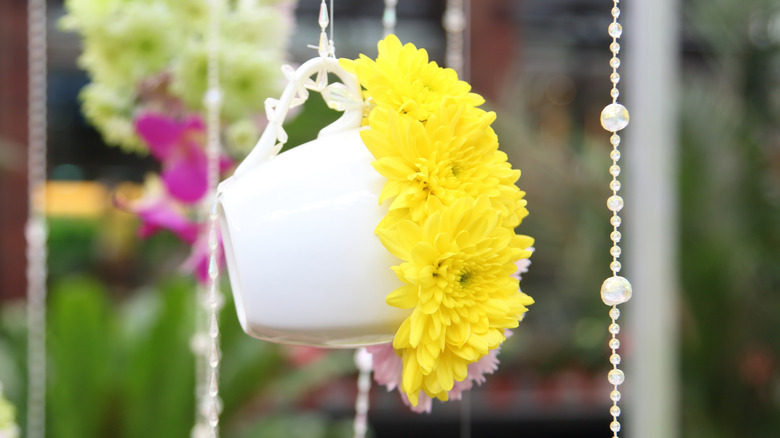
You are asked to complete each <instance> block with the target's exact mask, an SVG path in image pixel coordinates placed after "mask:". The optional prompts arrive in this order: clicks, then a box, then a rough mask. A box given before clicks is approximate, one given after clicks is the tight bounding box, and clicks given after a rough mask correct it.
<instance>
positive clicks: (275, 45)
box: [60, 0, 295, 151]
mask: <svg viewBox="0 0 780 438" xmlns="http://www.w3.org/2000/svg"><path fill="white" fill-rule="evenodd" d="M209 3H210V2H209V0H66V2H65V7H66V10H67V15H65V16H64V17H63V18H62V20H61V21H60V26H61V27H62V28H64V29H66V30H71V31H75V32H78V33H80V34H81V36H82V38H83V53H82V55H81V57H80V58H79V65H80V66H81V67H82V68H84V69H85V70H87V72H88V73H89V75H90V78H91V83H90V84H89V85H87V86H86V87H85V88H84V89H83V90H82V93H81V99H82V101H83V109H84V113H85V115H86V117H87V118H88V119H89V121H90V122H91V123H93V124H94V125H95V126H96V127H97V128H98V130H99V131H100V132H101V133H102V134H103V136H104V139H105V140H106V142H108V143H109V144H112V145H117V146H120V147H122V148H123V149H125V150H135V151H143V150H145V146H144V145H143V143H142V141H141V140H140V139H139V137H138V136H137V134H136V133H135V131H134V129H133V120H134V117H135V115H136V113H138V112H139V110H144V109H151V110H156V111H162V112H164V113H167V114H169V115H180V114H186V113H191V112H202V110H203V95H204V93H205V92H206V86H207V84H206V78H207V47H206V46H207V44H206V39H207V38H206V36H207V33H208V27H209V26H208V20H209V8H210V5H209ZM220 5H221V8H220V28H221V29H222V32H221V34H220V41H219V44H220V48H219V50H220V58H219V61H220V70H221V72H222V73H221V76H222V77H221V87H222V89H223V96H224V101H223V106H222V108H223V110H222V117H223V121H224V122H226V124H227V126H228V129H230V126H231V125H232V124H235V123H238V126H239V127H237V128H234V129H233V130H232V131H233V132H235V131H238V132H241V134H242V135H235V134H234V135H231V136H228V137H229V138H228V139H227V140H228V141H231V139H234V140H235V141H238V140H241V139H245V138H247V137H251V138H252V139H253V140H252V141H251V142H249V144H230V145H229V146H231V147H232V149H233V150H235V149H236V148H239V149H240V148H245V147H247V146H249V147H251V146H252V145H253V144H254V140H256V138H257V136H259V131H260V129H259V127H257V128H256V132H252V133H251V134H252V135H248V136H247V135H246V130H247V126H250V127H251V126H253V125H257V123H251V122H256V120H257V117H258V116H261V115H262V114H263V102H264V100H265V98H266V96H269V95H274V94H278V92H279V90H280V89H281V87H282V86H283V85H284V77H283V76H282V74H281V72H280V71H279V66H280V65H281V64H282V63H283V62H284V57H285V54H286V50H287V47H286V45H287V41H288V39H289V38H288V36H289V34H290V32H291V30H292V23H293V9H294V7H295V1H294V0H224V1H222V2H220Z"/></svg>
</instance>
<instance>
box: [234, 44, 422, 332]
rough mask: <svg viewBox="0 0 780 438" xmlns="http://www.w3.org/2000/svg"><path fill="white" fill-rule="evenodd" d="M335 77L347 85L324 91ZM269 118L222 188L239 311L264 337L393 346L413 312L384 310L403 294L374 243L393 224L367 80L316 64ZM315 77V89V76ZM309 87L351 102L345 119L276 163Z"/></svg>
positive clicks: (299, 75)
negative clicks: (364, 124)
mask: <svg viewBox="0 0 780 438" xmlns="http://www.w3.org/2000/svg"><path fill="white" fill-rule="evenodd" d="M327 73H333V74H335V75H337V76H338V77H339V78H340V79H341V80H342V81H343V83H336V84H332V85H330V86H328V87H325V86H324V85H325V84H324V83H323V80H324V79H326V78H327ZM288 75H289V76H290V84H289V85H288V86H287V89H286V90H285V92H284V93H283V95H282V97H281V99H280V100H279V101H278V102H276V101H272V102H271V104H272V105H273V107H272V108H270V109H271V110H272V111H270V113H271V114H273V115H274V120H273V121H272V122H271V123H269V124H268V126H267V127H266V130H265V132H264V133H263V135H262V137H261V139H260V141H259V142H258V144H257V146H256V147H255V149H254V150H253V151H252V152H251V153H250V155H249V156H248V157H247V158H246V160H245V161H244V162H243V163H241V165H240V166H239V167H238V168H237V170H236V172H235V174H234V175H233V176H232V177H231V178H229V179H227V180H226V181H224V182H223V183H222V184H221V185H220V188H219V207H218V208H219V216H220V225H221V231H222V236H223V240H224V245H225V253H226V261H227V267H228V272H229V275H230V281H231V286H232V288H233V293H234V296H235V302H236V310H237V312H238V317H239V320H240V322H241V325H242V327H243V328H244V330H245V331H246V332H247V333H248V334H250V335H252V336H255V337H257V338H260V339H266V340H270V341H276V342H285V343H292V344H305V345H315V346H323V347H357V346H364V345H372V344H377V343H383V342H388V341H390V340H392V338H393V334H394V333H395V330H396V329H397V327H398V326H399V325H400V324H401V322H402V321H403V319H404V318H405V317H406V314H407V313H408V312H406V311H404V310H401V309H396V308H393V307H390V306H388V305H387V304H385V296H386V295H387V293H388V291H391V290H393V289H395V288H396V287H399V286H401V283H400V281H399V280H398V279H397V278H396V276H395V274H393V272H392V271H391V270H390V269H389V268H390V266H392V265H394V264H395V263H396V260H395V258H394V257H393V256H392V255H391V254H390V253H388V252H387V250H385V248H384V247H383V246H382V244H381V242H380V241H379V238H378V237H377V236H376V235H375V234H374V229H375V228H376V225H377V224H378V223H379V222H380V221H381V220H382V218H383V217H384V216H385V215H386V213H387V207H382V206H379V205H378V204H377V199H378V198H379V194H380V192H381V190H382V186H383V184H384V178H382V176H381V175H379V174H378V173H377V172H376V171H375V170H374V169H373V168H372V167H371V162H372V161H373V158H372V157H371V154H370V153H369V151H368V149H366V147H365V145H364V144H363V142H362V140H361V139H360V133H359V129H360V124H361V120H362V118H363V105H362V102H361V101H360V100H359V96H360V88H359V85H358V82H357V79H356V78H355V76H354V75H352V74H351V73H347V72H345V71H344V70H343V69H342V68H341V67H339V65H338V61H337V60H336V59H333V58H328V57H318V58H314V59H312V60H310V61H308V62H307V63H305V64H303V65H302V66H301V67H300V68H298V70H297V71H295V72H294V73H293V72H290V71H288ZM313 75H317V76H318V79H317V80H316V81H314V80H312V79H311V77H312V76H313ZM304 85H308V87H309V88H310V89H320V90H322V91H323V93H324V94H325V95H326V96H328V97H330V98H331V99H333V96H332V95H333V94H336V95H340V96H343V97H344V98H346V97H348V96H353V99H352V101H351V102H350V101H349V100H348V99H343V101H344V105H346V106H345V111H344V115H343V116H341V118H339V119H338V120H337V121H336V122H334V123H333V124H331V125H330V126H328V127H326V128H324V129H323V130H322V131H320V134H319V136H318V138H317V139H316V140H314V141H311V142H309V143H306V144H303V145H300V146H298V147H295V148H294V149H292V150H289V151H286V152H284V153H282V154H278V150H279V149H280V148H281V146H282V144H283V143H284V141H286V134H285V133H284V131H283V129H282V128H281V123H282V122H283V120H284V117H285V116H286V114H287V111H288V110H289V108H290V107H291V106H292V105H293V104H300V103H302V102H303V100H305V99H306V97H307V96H308V92H307V91H306V89H305V88H303V87H304Z"/></svg>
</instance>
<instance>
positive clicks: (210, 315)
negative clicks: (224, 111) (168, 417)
mask: <svg viewBox="0 0 780 438" xmlns="http://www.w3.org/2000/svg"><path fill="white" fill-rule="evenodd" d="M222 7H223V0H210V4H209V28H208V43H207V46H208V47H207V50H208V71H207V83H208V90H207V91H206V95H205V96H204V98H203V103H204V106H205V108H206V138H207V143H206V155H207V157H208V161H207V162H208V164H207V166H208V168H207V175H208V187H209V191H208V192H209V193H210V194H211V195H210V196H209V197H207V199H206V200H205V201H204V203H203V214H202V216H205V217H206V227H205V232H206V233H207V236H206V238H207V244H208V251H209V258H208V284H207V285H206V287H205V289H204V288H203V287H201V288H199V291H198V294H197V296H198V303H199V306H197V307H198V311H197V315H196V317H197V321H198V322H197V324H198V327H197V328H196V334H195V337H194V341H195V342H194V343H195V344H196V346H197V348H196V361H197V362H196V379H197V381H196V399H197V400H196V401H197V403H196V409H197V411H196V423H195V427H194V429H193V432H192V436H193V437H194V438H217V437H219V416H220V413H221V411H222V401H221V399H220V397H219V367H220V359H221V352H220V331H219V310H220V309H221V307H222V305H223V300H222V296H221V294H220V291H219V245H220V243H219V234H218V229H217V198H216V191H217V183H218V182H219V162H220V155H221V146H220V139H219V133H220V111H221V108H222V91H221V89H220V85H219V32H220V27H219V22H220V16H221V12H222Z"/></svg>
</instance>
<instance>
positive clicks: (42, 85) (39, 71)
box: [25, 0, 48, 438]
mask: <svg viewBox="0 0 780 438" xmlns="http://www.w3.org/2000/svg"><path fill="white" fill-rule="evenodd" d="M27 31H28V34H27V50H28V52H27V53H28V66H27V68H28V70H27V74H28V77H27V78H28V87H29V94H28V99H29V100H28V114H27V123H28V124H27V130H28V131H27V134H28V149H27V154H28V155H27V160H28V161H27V178H28V180H27V200H28V216H27V224H26V228H25V237H26V239H27V250H26V255H27V330H28V331H27V371H28V387H27V434H26V436H27V437H28V438H43V437H44V436H45V435H46V276H47V269H46V238H47V234H48V229H47V226H46V217H45V211H46V198H45V194H44V191H43V188H44V185H45V184H46V85H47V84H46V1H45V0H29V1H28V3H27Z"/></svg>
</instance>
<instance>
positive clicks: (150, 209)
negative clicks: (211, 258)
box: [114, 177, 199, 244]
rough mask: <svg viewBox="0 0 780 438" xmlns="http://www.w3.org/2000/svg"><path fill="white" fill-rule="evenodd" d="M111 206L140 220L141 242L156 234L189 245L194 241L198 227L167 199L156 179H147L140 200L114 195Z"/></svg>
mask: <svg viewBox="0 0 780 438" xmlns="http://www.w3.org/2000/svg"><path fill="white" fill-rule="evenodd" d="M114 204H115V205H116V206H117V207H118V208H120V209H122V210H125V211H128V212H131V213H134V214H135V215H137V216H138V218H139V219H140V220H141V225H140V227H138V235H139V236H140V237H142V238H144V239H145V238H147V237H149V236H151V235H153V234H155V233H157V232H158V231H160V230H169V231H171V232H173V233H174V234H175V235H176V236H178V237H179V239H181V240H182V241H184V242H187V243H189V244H192V243H194V242H195V241H196V240H197V238H198V230H199V226H198V224H197V223H195V222H193V221H191V220H190V219H189V218H188V217H187V215H186V213H185V211H184V209H183V208H181V207H180V206H179V204H178V203H177V202H176V201H175V200H174V199H171V197H170V195H169V194H168V192H167V191H166V190H165V187H164V186H163V185H162V184H161V183H160V181H159V179H157V178H156V177H149V178H147V180H146V183H145V184H144V196H143V197H142V198H139V199H137V200H133V201H128V200H127V199H125V198H123V197H121V196H120V195H117V196H115V197H114Z"/></svg>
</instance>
